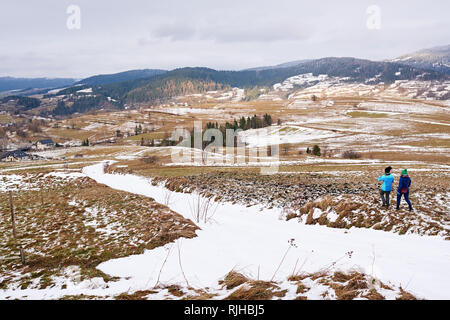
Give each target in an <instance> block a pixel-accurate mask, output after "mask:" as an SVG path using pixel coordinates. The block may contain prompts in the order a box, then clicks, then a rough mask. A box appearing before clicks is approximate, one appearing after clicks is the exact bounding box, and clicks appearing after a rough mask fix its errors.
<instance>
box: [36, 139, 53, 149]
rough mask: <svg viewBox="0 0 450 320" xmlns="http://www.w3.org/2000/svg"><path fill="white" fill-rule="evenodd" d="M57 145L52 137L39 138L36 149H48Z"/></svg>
mask: <svg viewBox="0 0 450 320" xmlns="http://www.w3.org/2000/svg"><path fill="white" fill-rule="evenodd" d="M54 146H55V143H54V142H53V140H52V139H45V140H39V141H37V142H36V143H35V149H36V150H46V149H51V148H53V147H54Z"/></svg>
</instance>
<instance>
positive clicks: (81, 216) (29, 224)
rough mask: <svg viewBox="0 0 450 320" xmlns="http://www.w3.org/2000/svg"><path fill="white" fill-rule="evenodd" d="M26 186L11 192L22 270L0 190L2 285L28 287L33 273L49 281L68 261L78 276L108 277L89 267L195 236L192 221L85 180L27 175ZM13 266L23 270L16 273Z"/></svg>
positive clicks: (140, 198)
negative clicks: (22, 253)
mask: <svg viewBox="0 0 450 320" xmlns="http://www.w3.org/2000/svg"><path fill="white" fill-rule="evenodd" d="M24 184H29V186H31V187H32V189H31V190H22V191H21V192H16V193H14V204H15V211H16V220H17V231H18V236H19V242H20V243H21V244H22V246H23V248H24V250H25V255H26V260H27V263H26V266H25V267H24V268H23V267H21V265H20V259H19V258H18V256H17V252H18V247H17V243H15V242H14V241H12V240H11V231H10V230H11V229H10V228H11V225H10V216H9V202H8V198H7V194H5V193H2V194H0V210H1V212H2V216H1V219H2V221H3V223H1V224H0V231H1V232H0V256H2V257H5V258H6V260H5V263H2V265H1V266H0V271H1V272H2V274H4V275H5V276H6V275H8V274H10V275H11V277H10V278H9V280H4V281H3V282H2V286H6V285H7V284H8V283H9V284H12V283H18V284H19V285H20V287H22V288H28V287H29V286H30V284H31V282H32V281H31V280H32V279H40V280H39V283H40V284H39V286H40V287H47V286H52V285H53V283H52V281H51V280H50V276H51V275H59V274H61V272H63V270H64V268H65V267H67V266H71V265H77V266H80V267H81V273H82V277H83V278H93V277H98V276H101V277H103V278H104V279H105V280H106V281H108V280H112V279H111V278H109V277H108V276H106V275H105V274H102V273H101V272H100V271H99V270H97V269H96V268H95V267H96V266H97V265H98V264H99V263H101V262H103V261H107V260H110V259H113V258H118V257H124V256H128V255H132V254H138V253H142V252H143V251H144V250H145V249H153V248H155V247H159V246H162V245H164V244H166V243H169V242H172V241H174V240H176V239H178V238H180V237H185V238H192V237H195V230H196V229H197V227H196V226H195V225H194V224H193V223H192V222H191V221H189V220H186V219H184V218H183V217H182V216H180V215H178V214H177V213H175V212H173V211H171V210H170V209H168V208H167V207H165V206H163V205H160V204H158V203H156V202H154V201H153V200H152V199H149V198H146V197H143V196H138V195H134V194H129V193H126V192H122V191H117V190H113V189H111V188H108V187H106V186H105V185H101V184H98V183H96V182H95V181H93V180H91V179H89V178H77V179H62V178H60V177H54V176H45V175H43V174H38V175H36V174H26V175H25V176H24V180H23V182H22V186H23V185H24ZM14 271H20V272H19V273H21V274H22V275H23V276H19V279H17V277H16V276H12V275H13V272H14ZM6 279H8V278H6ZM5 281H6V283H5Z"/></svg>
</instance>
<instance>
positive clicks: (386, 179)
mask: <svg viewBox="0 0 450 320" xmlns="http://www.w3.org/2000/svg"><path fill="white" fill-rule="evenodd" d="M391 170H392V167H387V168H386V169H384V175H382V176H381V177H379V178H378V181H383V185H382V186H381V190H380V195H381V201H382V202H383V205H382V206H383V207H386V208H389V195H390V193H391V191H392V184H393V183H394V176H393V175H392V174H391Z"/></svg>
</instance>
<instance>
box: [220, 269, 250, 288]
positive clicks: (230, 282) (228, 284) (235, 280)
mask: <svg viewBox="0 0 450 320" xmlns="http://www.w3.org/2000/svg"><path fill="white" fill-rule="evenodd" d="M248 281H249V279H248V278H247V277H246V276H244V275H243V274H241V273H239V272H236V271H230V272H229V273H228V274H227V275H226V276H225V278H224V279H223V280H221V281H219V284H221V285H223V286H224V287H225V288H227V289H234V288H236V287H237V286H240V285H241V284H243V283H246V282H248Z"/></svg>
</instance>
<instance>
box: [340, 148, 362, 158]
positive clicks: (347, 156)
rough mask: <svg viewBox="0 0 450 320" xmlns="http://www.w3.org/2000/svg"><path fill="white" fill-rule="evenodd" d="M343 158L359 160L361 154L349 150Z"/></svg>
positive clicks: (343, 154)
mask: <svg viewBox="0 0 450 320" xmlns="http://www.w3.org/2000/svg"><path fill="white" fill-rule="evenodd" d="M342 158H344V159H359V158H361V154H360V153H359V152H356V151H353V150H347V151H344V153H342Z"/></svg>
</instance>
